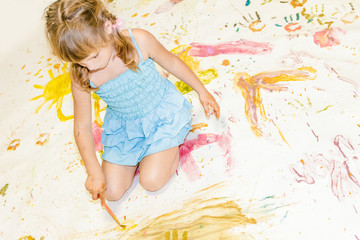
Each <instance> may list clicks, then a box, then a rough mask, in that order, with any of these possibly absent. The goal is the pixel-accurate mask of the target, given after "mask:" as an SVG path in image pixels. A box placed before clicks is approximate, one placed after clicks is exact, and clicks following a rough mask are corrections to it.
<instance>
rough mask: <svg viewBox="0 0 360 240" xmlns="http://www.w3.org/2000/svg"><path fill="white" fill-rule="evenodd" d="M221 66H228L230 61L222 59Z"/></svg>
mask: <svg viewBox="0 0 360 240" xmlns="http://www.w3.org/2000/svg"><path fill="white" fill-rule="evenodd" d="M221 65H223V66H229V65H230V61H229V60H227V59H224V60H223V62H222V63H221Z"/></svg>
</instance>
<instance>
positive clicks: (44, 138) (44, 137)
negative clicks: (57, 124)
mask: <svg viewBox="0 0 360 240" xmlns="http://www.w3.org/2000/svg"><path fill="white" fill-rule="evenodd" d="M49 138H50V133H41V134H40V136H39V137H38V138H37V139H36V145H40V146H44V145H45V144H47V143H48V142H49Z"/></svg>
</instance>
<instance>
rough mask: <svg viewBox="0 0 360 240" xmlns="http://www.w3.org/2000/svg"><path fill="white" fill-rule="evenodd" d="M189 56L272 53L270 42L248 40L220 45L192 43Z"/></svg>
mask: <svg viewBox="0 0 360 240" xmlns="http://www.w3.org/2000/svg"><path fill="white" fill-rule="evenodd" d="M190 45H191V49H190V51H189V54H190V55H191V56H194V57H210V56H217V55H221V54H249V55H260V54H267V53H269V52H271V51H272V46H271V44H270V43H268V42H253V41H248V40H238V41H230V42H225V43H219V44H213V45H210V44H201V43H191V44H190Z"/></svg>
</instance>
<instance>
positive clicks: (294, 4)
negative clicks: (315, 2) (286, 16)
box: [290, 0, 307, 8]
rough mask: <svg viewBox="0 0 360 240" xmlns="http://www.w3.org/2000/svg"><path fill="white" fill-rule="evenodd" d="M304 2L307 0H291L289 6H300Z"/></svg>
mask: <svg viewBox="0 0 360 240" xmlns="http://www.w3.org/2000/svg"><path fill="white" fill-rule="evenodd" d="M306 2H307V0H302V1H299V0H292V1H291V2H290V4H291V6H293V8H296V7H302V6H303V5H304V4H305V3H306Z"/></svg>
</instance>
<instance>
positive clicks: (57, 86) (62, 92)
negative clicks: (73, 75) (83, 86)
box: [30, 64, 74, 121]
mask: <svg viewBox="0 0 360 240" xmlns="http://www.w3.org/2000/svg"><path fill="white" fill-rule="evenodd" d="M66 68H67V64H64V65H63V67H62V68H61V71H62V74H59V75H58V76H57V77H54V73H53V72H52V70H51V69H50V70H49V71H48V73H49V76H50V78H51V80H50V81H49V82H48V83H47V84H46V85H45V86H41V85H38V84H35V85H34V88H37V89H43V90H44V91H43V94H42V95H39V96H37V97H34V98H32V99H31V100H30V101H34V100H37V99H39V98H44V102H43V103H42V104H41V105H40V106H39V107H38V108H37V109H36V111H35V113H36V114H37V113H38V112H39V110H40V109H41V107H42V106H43V105H44V104H45V103H47V102H49V101H51V103H50V106H49V107H48V110H49V109H50V108H51V107H52V105H54V104H55V103H56V112H57V116H58V118H59V119H60V121H67V120H70V119H73V118H74V116H73V115H71V116H65V115H64V114H63V112H62V110H61V107H62V103H63V99H64V97H65V96H66V95H67V94H69V93H71V79H70V73H69V72H67V71H66Z"/></svg>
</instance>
